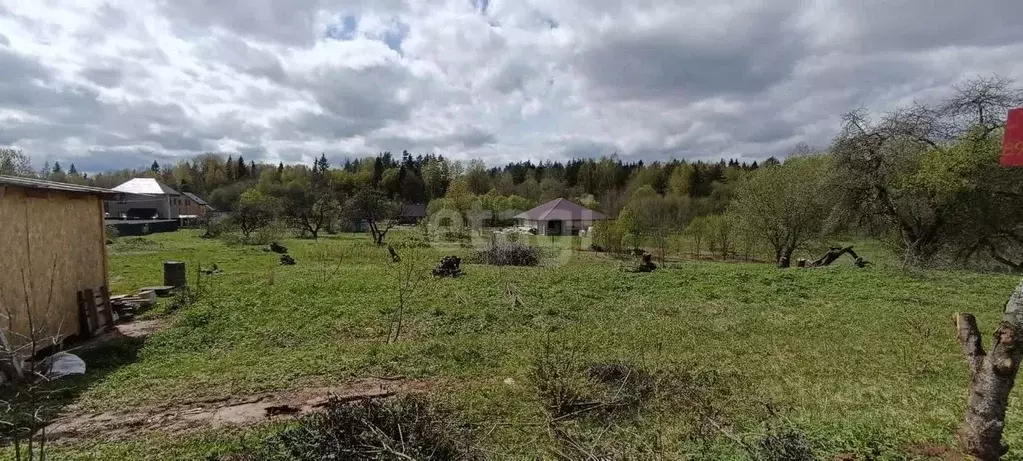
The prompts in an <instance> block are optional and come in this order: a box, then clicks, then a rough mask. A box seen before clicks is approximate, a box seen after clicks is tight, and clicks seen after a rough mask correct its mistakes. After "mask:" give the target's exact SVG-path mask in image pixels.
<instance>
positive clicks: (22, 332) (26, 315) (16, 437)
mask: <svg viewBox="0 0 1023 461" xmlns="http://www.w3.org/2000/svg"><path fill="white" fill-rule="evenodd" d="M56 269H57V259H56V256H55V257H54V261H53V264H52V265H51V270H50V280H49V290H48V292H47V295H46V299H45V303H44V302H42V301H43V300H40V299H33V297H32V296H31V294H30V293H31V286H32V284H31V283H30V282H29V280H30V278H31V276H30V275H29V274H27V273H26V271H25V270H24V269H22V271H21V279H22V288H23V294H24V304H23V306H24V307H23V311H22V309H17V310H15V309H14V308H13V307H12V306H11V305H10V304H9V301H5V300H9V299H10V298H9V297H7V296H5V295H8V296H10V295H11V294H10V293H4V292H3V291H2V290H0V303H3V305H2V306H0V311H2V314H0V317H2V319H3V320H6V322H5V323H6V324H5V325H2V326H0V371H2V374H3V381H4V385H5V387H7V388H8V389H10V392H9V393H8V394H7V395H9V397H8V398H7V400H2V401H0V405H3V407H4V413H3V417H2V419H0V425H3V426H7V427H9V430H10V431H11V432H10V437H11V439H12V441H13V445H14V455H15V459H16V460H19V461H20V460H22V459H26V460H29V461H32V460H36V459H38V460H40V461H43V460H45V459H46V425H47V423H48V422H49V419H50V418H51V417H52V413H53V410H54V408H53V407H52V405H51V404H50V403H49V400H48V398H47V397H48V395H49V394H51V393H53V392H55V391H54V390H53V389H52V388H51V386H50V384H51V382H52V381H53V380H55V379H59V378H60V377H61V376H57V375H54V374H51V373H50V371H51V370H50V367H51V366H52V364H53V361H52V360H53V359H52V358H50V359H48V360H41V361H40V360H31V357H32V356H33V355H35V354H36V353H38V352H41V351H43V350H45V349H47V348H50V347H54V346H59V345H60V344H61V343H62V341H63V340H64V338H65V334H64V315H63V312H59V310H58V309H56V308H54V306H53V291H54V287H53V284H54V280H55V279H56V278H57V271H56ZM14 296H16V295H14ZM22 316H23V320H24V325H21V322H19V318H21V317H22ZM54 318H56V319H59V320H58V321H57V323H56V324H54V323H53V322H52V321H51V319H54Z"/></svg>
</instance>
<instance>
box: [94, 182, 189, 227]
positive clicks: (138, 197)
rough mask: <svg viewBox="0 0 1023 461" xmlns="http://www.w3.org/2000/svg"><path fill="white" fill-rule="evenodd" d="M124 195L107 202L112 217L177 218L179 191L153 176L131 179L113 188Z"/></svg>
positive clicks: (108, 211)
mask: <svg viewBox="0 0 1023 461" xmlns="http://www.w3.org/2000/svg"><path fill="white" fill-rule="evenodd" d="M114 191H116V192H122V193H123V194H124V195H123V196H122V197H121V199H120V200H117V201H112V202H109V203H107V213H109V215H110V217H111V218H113V219H117V218H122V219H177V218H178V216H179V213H178V208H177V207H176V204H177V203H179V201H180V199H181V193H179V192H178V191H176V190H174V189H171V188H170V187H168V186H167V185H166V184H163V183H161V182H159V181H157V180H156V179H153V178H135V179H131V180H129V181H127V182H125V183H123V184H121V185H119V186H117V187H115V188H114Z"/></svg>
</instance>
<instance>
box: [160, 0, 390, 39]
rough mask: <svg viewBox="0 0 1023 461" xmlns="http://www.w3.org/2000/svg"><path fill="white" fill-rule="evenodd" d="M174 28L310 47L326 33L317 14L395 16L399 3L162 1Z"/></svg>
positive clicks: (367, 0) (371, 0) (370, 0)
mask: <svg viewBox="0 0 1023 461" xmlns="http://www.w3.org/2000/svg"><path fill="white" fill-rule="evenodd" d="M162 7H163V10H164V11H165V12H166V13H167V15H168V17H170V18H171V19H172V20H173V21H174V24H175V27H176V28H177V29H178V30H179V31H181V32H183V33H186V34H189V35H205V34H206V33H208V30H209V28H210V27H211V26H218V27H222V28H224V29H227V30H230V31H233V32H236V33H238V34H240V35H243V36H246V37H252V38H255V39H258V40H260V41H263V42H274V43H284V44H288V45H295V46H310V45H312V44H313V43H314V42H315V40H316V39H318V38H321V37H323V36H324V35H325V34H326V32H327V30H326V29H324V30H317V29H316V18H317V13H319V12H321V11H322V12H323V13H326V14H350V13H353V12H358V11H362V10H365V9H373V10H380V11H391V12H397V11H402V10H405V9H406V8H407V5H406V3H405V2H404V1H403V0H222V1H216V2H211V1H207V0H163V2H162Z"/></svg>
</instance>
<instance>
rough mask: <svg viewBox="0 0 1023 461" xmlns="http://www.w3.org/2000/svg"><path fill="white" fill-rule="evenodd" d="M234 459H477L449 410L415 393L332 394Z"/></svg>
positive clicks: (468, 438)
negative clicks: (350, 397) (319, 407)
mask: <svg viewBox="0 0 1023 461" xmlns="http://www.w3.org/2000/svg"><path fill="white" fill-rule="evenodd" d="M235 458H236V459H242V460H257V459H258V460H264V459H293V460H323V459H348V460H379V459H395V460H398V459H420V460H429V459H445V460H476V459H482V458H481V457H480V456H479V455H478V454H477V453H476V452H475V450H474V448H473V443H472V439H471V437H470V433H469V432H468V431H467V430H466V429H464V428H463V427H461V425H459V424H457V421H456V419H455V418H454V415H452V414H451V413H448V412H445V411H442V410H440V409H438V408H436V407H434V406H433V405H432V404H431V403H430V402H429V401H428V400H426V399H425V398H424V397H421V396H415V395H412V396H404V397H396V398H393V399H387V400H378V399H372V400H362V401H357V402H351V401H345V400H343V399H340V398H336V397H335V398H332V399H331V400H330V401H329V402H328V403H327V405H326V408H325V409H324V411H322V412H320V413H314V414H312V415H310V416H307V417H305V418H303V419H302V420H301V421H300V423H299V424H298V425H296V426H294V427H292V428H290V429H287V430H285V431H284V432H282V433H280V434H279V435H277V436H274V437H272V438H270V439H269V440H268V441H267V442H266V445H265V446H263V447H259V448H258V449H256V450H250V451H249V452H247V453H241V454H237V455H236V456H235Z"/></svg>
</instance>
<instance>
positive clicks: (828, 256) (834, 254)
mask: <svg viewBox="0 0 1023 461" xmlns="http://www.w3.org/2000/svg"><path fill="white" fill-rule="evenodd" d="M846 253H849V256H852V257H853V259H854V260H856V259H859V255H857V254H856V252H855V251H853V247H851V246H849V247H845V248H837V247H832V248H831V250H828V252H827V253H825V254H824V256H821V257H820V259H818V260H816V261H814V262H812V263H810V265H811V266H813V267H824V266H830V265H831V263H833V262H835V261H837V260H838V258H840V257H842V255H844V254H846Z"/></svg>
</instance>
